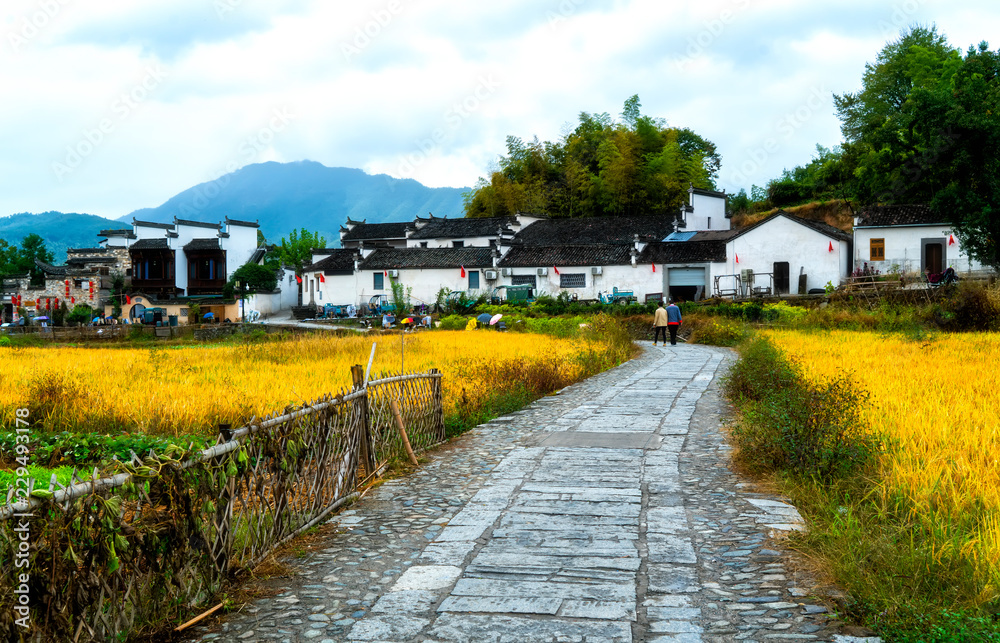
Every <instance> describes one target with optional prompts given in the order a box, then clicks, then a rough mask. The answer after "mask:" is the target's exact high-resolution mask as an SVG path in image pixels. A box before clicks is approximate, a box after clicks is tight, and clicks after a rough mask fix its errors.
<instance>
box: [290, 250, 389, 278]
mask: <svg viewBox="0 0 1000 643" xmlns="http://www.w3.org/2000/svg"><path fill="white" fill-rule="evenodd" d="M326 252H329V253H330V256H329V257H324V258H323V259H320V260H319V261H317V262H316V263H314V264H312V265H311V266H307V267H305V268H303V269H302V272H322V273H323V274H325V275H332V274H343V273H347V274H350V273H352V272H354V257H355V256H357V252H356V251H355V250H354V249H352V248H346V249H345V248H336V249H331V250H327V251H326ZM383 270H384V268H383Z"/></svg>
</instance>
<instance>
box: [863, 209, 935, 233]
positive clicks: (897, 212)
mask: <svg viewBox="0 0 1000 643" xmlns="http://www.w3.org/2000/svg"><path fill="white" fill-rule="evenodd" d="M858 218H859V221H858V225H856V226H855V227H856V228H884V227H889V226H897V225H934V224H936V223H946V220H945V218H944V217H942V216H940V215H938V214H935V213H934V212H933V211H931V209H930V206H927V205H916V204H914V205H870V206H867V207H864V208H862V209H861V214H860V215H859V217H858Z"/></svg>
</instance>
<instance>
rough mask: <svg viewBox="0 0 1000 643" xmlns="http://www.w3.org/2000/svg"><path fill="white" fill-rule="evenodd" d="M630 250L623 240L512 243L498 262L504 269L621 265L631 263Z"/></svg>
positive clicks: (630, 247)
mask: <svg viewBox="0 0 1000 643" xmlns="http://www.w3.org/2000/svg"><path fill="white" fill-rule="evenodd" d="M533 225H537V224H533ZM631 251H632V245H631V244H626V243H601V244H596V243H588V244H584V245H566V244H561V245H553V246H528V245H525V246H514V247H512V248H511V249H510V250H509V251H508V252H507V254H506V255H504V257H503V259H501V260H500V264H499V265H500V266H502V267H504V268H526V267H532V268H533V267H536V266H537V267H548V266H621V265H625V264H628V263H632V252H631Z"/></svg>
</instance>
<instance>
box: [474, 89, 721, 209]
mask: <svg viewBox="0 0 1000 643" xmlns="http://www.w3.org/2000/svg"><path fill="white" fill-rule="evenodd" d="M641 108H642V104H641V103H640V101H639V97H638V96H632V97H630V98H629V99H628V100H627V101H625V105H624V107H623V109H622V115H621V118H622V122H620V123H616V122H614V120H613V119H612V118H611V117H610V116H609V115H608V114H606V113H601V114H589V113H587V112H582V113H581V114H580V116H579V119H578V120H579V123H578V124H577V126H576V128H575V129H574V130H573V131H572V132H570V133H569V134H567V135H566V136H565V137H563V139H562V140H561V141H559V142H548V141H546V142H541V141H539V140H538V139H537V138H535V139H533V140H532V141H530V142H525V141H523V140H522V139H520V138H518V137H516V136H508V137H507V154H506V155H505V156H502V157H500V159H499V163H498V168H497V170H496V171H494V172H492V173H491V175H490V177H489V178H488V179H487V178H482V179H480V180H479V182H478V183H477V184H476V187H475V188H474V189H473V190H472V191H471V192H469V193H467V194H466V196H465V213H466V216H470V217H476V216H485V217H492V216H510V215H513V214H515V213H516V212H519V211H521V212H534V213H539V214H548V215H550V216H568V217H588V216H629V215H636V214H671V213H674V212H676V211H677V209H678V208H679V207H680V206H681V204H682V203H684V202H685V201H686V199H687V190H688V186H689V185H690V184H693V185H694V186H695V187H698V188H707V189H713V188H714V187H715V179H716V178H717V177H718V172H719V167H720V165H721V158H720V156H719V154H718V151H717V150H716V147H715V145H714V144H713V143H712V142H710V141H708V140H706V139H704V138H702V137H701V136H699V135H698V134H696V133H695V132H693V131H691V130H689V129H677V128H672V127H669V126H668V125H667V123H666V121H664V120H663V119H659V118H653V117H650V116H647V115H644V114H642V109H641Z"/></svg>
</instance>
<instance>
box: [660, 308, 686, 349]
mask: <svg viewBox="0 0 1000 643" xmlns="http://www.w3.org/2000/svg"><path fill="white" fill-rule="evenodd" d="M657 312H659V310H658V311H657ZM666 317H667V328H669V329H670V345H671V346H677V329H678V328H680V327H681V322H682V321H683V320H682V319H681V309H680V308H678V307H677V304H675V303H674V301H673V300H672V299H671V300H670V305H669V306H667V310H666ZM663 339H664V341H666V337H664V338H663ZM653 344H656V342H655V341H654V342H653Z"/></svg>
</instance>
